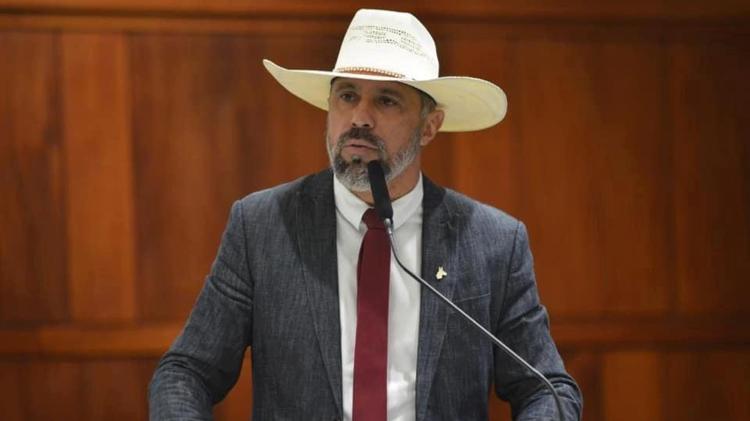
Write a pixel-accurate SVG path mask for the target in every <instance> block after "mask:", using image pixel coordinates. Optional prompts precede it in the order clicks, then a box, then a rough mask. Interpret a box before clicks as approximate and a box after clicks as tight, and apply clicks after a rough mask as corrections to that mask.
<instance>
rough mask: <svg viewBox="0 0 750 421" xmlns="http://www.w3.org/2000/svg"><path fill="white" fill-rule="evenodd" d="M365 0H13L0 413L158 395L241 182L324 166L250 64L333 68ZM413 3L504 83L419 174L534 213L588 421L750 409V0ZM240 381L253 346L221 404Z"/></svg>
mask: <svg viewBox="0 0 750 421" xmlns="http://www.w3.org/2000/svg"><path fill="white" fill-rule="evenodd" d="M584 3H587V4H584ZM388 4H391V3H384V5H388ZM357 5H358V3H356V2H355V3H352V4H350V5H347V7H341V5H340V4H334V2H332V1H328V0H324V1H321V2H313V3H310V2H306V3H304V4H302V2H297V1H296V0H289V1H283V2H265V1H261V2H246V1H238V2H224V1H218V2H210V3H206V2H192V1H188V2H174V1H172V0H157V1H155V2H143V1H138V0H137V1H135V2H121V1H119V0H117V1H111V0H108V1H106V2H97V4H96V7H94V6H93V2H90V1H89V0H65V1H64V2H56V3H55V4H52V2H47V3H45V2H44V1H43V0H32V1H31V2H27V3H25V4H24V5H21V4H20V3H19V2H15V3H14V2H13V1H8V0H0V63H2V65H0V406H1V407H3V417H4V418H3V419H11V420H15V419H23V420H35V419H50V418H54V419H83V420H86V419H112V420H117V419H143V418H145V416H146V411H147V408H146V399H145V394H146V385H147V384H148V381H149V379H150V376H151V374H152V372H153V369H154V367H155V364H156V359H157V358H158V356H159V355H161V354H162V353H163V352H164V350H165V349H166V348H167V347H168V346H169V344H170V343H171V341H172V340H173V339H174V337H175V336H176V335H177V333H178V332H179V331H180V329H181V326H182V323H183V321H184V319H185V316H186V314H187V312H188V311H189V309H190V306H191V305H192V303H193V301H194V299H195V295H196V293H197V290H198V289H199V288H200V285H201V284H202V282H203V277H204V276H205V274H206V272H207V271H208V269H209V267H210V264H211V261H212V259H213V258H214V255H215V252H216V246H217V245H218V241H219V238H220V235H221V231H222V229H223V228H224V224H225V222H226V217H227V212H228V209H229V206H230V205H231V202H232V201H233V200H235V199H237V198H240V197H242V196H243V195H245V194H246V193H248V192H250V191H254V190H258V189H261V188H265V187H268V186H271V185H275V184H278V183H280V182H283V181H287V180H290V179H292V178H295V177H298V176H300V175H303V174H306V173H309V172H312V171H315V170H317V169H319V168H323V167H325V166H326V165H327V158H326V155H325V150H324V145H323V136H324V131H325V127H324V118H325V117H324V116H325V114H324V113H323V112H321V111H318V110H315V109H313V108H311V107H310V106H308V105H307V104H305V103H303V102H302V101H300V100H298V99H296V98H294V97H293V96H291V95H289V94H288V93H286V92H285V91H284V90H283V88H281V87H279V86H278V85H277V84H276V83H275V82H274V81H273V80H272V79H271V78H270V76H268V75H267V74H266V72H265V70H264V69H263V68H262V65H261V63H260V59H261V58H263V57H268V58H272V59H274V60H275V61H277V62H278V63H279V64H281V65H285V66H288V67H300V68H321V69H326V68H330V67H331V66H332V64H333V62H334V60H335V55H336V50H337V48H338V43H339V38H340V36H341V34H342V33H343V31H344V29H345V27H346V25H347V23H348V20H349V17H350V14H351V11H353V10H354V8H356V7H357ZM402 5H403V3H399V7H402ZM381 6H382V5H381ZM24 7H28V8H26V9H24ZM92 7H93V8H92ZM404 7H406V6H404ZM408 7H410V8H413V10H420V11H423V12H424V13H420V14H419V15H420V17H422V18H423V19H424V21H425V22H426V24H427V26H428V27H429V28H430V29H431V30H432V31H433V33H434V34H435V36H436V38H437V41H438V48H439V52H440V54H441V59H442V60H441V62H442V70H443V74H471V75H475V76H478V77H483V78H486V79H490V80H493V81H496V82H498V83H499V84H500V85H501V86H503V88H504V89H505V90H506V92H507V93H508V96H509V99H510V110H509V114H508V117H507V119H506V121H505V122H504V123H503V124H502V125H500V126H498V127H495V128H493V129H491V130H488V131H483V132H477V133H468V134H451V135H447V134H444V135H440V138H439V139H437V140H436V141H435V142H434V143H433V144H431V145H430V146H429V147H428V148H427V150H426V151H425V167H426V172H427V174H428V175H430V176H431V177H432V178H433V179H435V180H436V181H438V182H440V183H442V184H445V185H447V186H451V187H455V188H457V189H459V190H461V191H462V192H465V193H468V194H470V195H472V196H474V197H476V198H478V199H480V200H482V201H485V202H488V203H490V204H493V205H496V206H499V207H501V208H503V209H506V210H508V211H509V212H510V213H512V214H514V215H515V216H518V217H520V218H521V219H523V220H524V221H525V222H527V225H528V228H529V231H530V234H531V241H532V247H533V250H534V253H535V257H536V263H537V272H538V275H539V283H540V288H541V293H542V297H543V299H544V301H545V303H546V304H547V305H548V307H549V309H550V312H551V316H552V331H553V335H554V336H555V338H556V340H557V343H558V345H559V348H560V349H561V350H562V353H563V355H564V357H565V360H566V363H567V366H568V368H569V370H570V372H571V373H572V374H573V376H574V377H575V378H576V379H577V380H578V382H579V384H580V386H581V388H582V390H583V392H584V396H585V401H586V403H585V408H584V411H585V412H584V419H588V420H617V419H624V418H627V419H654V420H657V421H659V420H672V419H686V420H698V419H727V420H737V421H739V420H744V419H747V418H750V409H749V408H748V404H747V402H746V399H745V396H746V395H748V394H750V390H748V387H750V382H748V381H747V378H748V374H750V373H748V371H749V370H750V368H749V367H750V362H749V356H750V348H749V345H750V328H749V327H748V325H747V323H746V319H747V314H748V312H747V310H746V308H745V306H743V304H742V298H741V297H744V296H747V295H748V294H747V293H748V292H750V291H748V290H747V288H748V287H747V285H746V284H747V283H746V280H745V278H747V273H750V267H748V264H750V263H748V262H750V259H748V257H750V240H749V238H750V218H748V215H750V177H749V175H750V174H748V172H749V169H750V155H749V154H750V151H749V149H748V146H747V142H746V140H747V139H748V138H750V136H749V135H750V131H749V128H748V123H747V121H746V119H745V116H744V114H745V110H746V109H748V105H750V104H748V100H747V98H748V97H750V96H749V95H748V94H750V92H748V90H749V89H748V81H747V78H746V76H745V75H746V74H748V72H750V63H749V62H748V60H749V59H748V58H749V57H750V54H748V52H750V51H748V48H749V46H750V32H749V31H748V29H747V28H750V26H748V25H747V21H748V19H750V17H748V14H747V10H748V6H747V5H746V4H745V3H744V2H743V3H739V2H733V1H719V2H711V3H710V4H709V3H707V2H688V3H684V2H682V3H681V6H680V7H675V5H674V4H672V3H671V2H656V3H654V2H645V1H637V2H635V3H632V2H630V3H627V2H603V3H597V4H591V3H590V2H582V1H574V2H572V3H571V2H565V3H563V2H559V1H552V0H545V1H542V2H533V3H529V2H518V1H510V2H489V1H482V0H480V1H469V2H463V3H456V2H448V1H444V0H437V1H435V2H423V1H415V2H412V3H409V4H408ZM10 9H13V11H12V13H9V12H8V10H10ZM251 400H252V384H251V372H250V362H249V359H248V360H247V361H246V362H245V367H244V369H243V371H242V374H241V377H240V380H239V382H238V384H237V386H236V387H235V388H234V389H233V390H232V392H231V393H230V395H229V396H228V397H227V399H226V400H225V402H223V403H222V404H221V405H220V406H219V407H217V408H216V411H215V412H216V417H217V419H225V420H228V419H243V418H244V419H247V417H249V414H250V408H251ZM490 411H491V413H492V419H494V420H504V419H509V411H508V407H507V405H505V404H503V403H498V402H493V403H492V405H491V408H490Z"/></svg>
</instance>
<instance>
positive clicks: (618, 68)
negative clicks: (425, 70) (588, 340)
mask: <svg viewBox="0 0 750 421" xmlns="http://www.w3.org/2000/svg"><path fill="white" fill-rule="evenodd" d="M625 35H628V34H627V33H626V34H625ZM517 51H518V56H517V58H516V59H515V60H514V61H516V62H517V63H518V64H517V67H516V69H515V71H516V72H517V74H518V81H517V82H516V84H515V85H511V86H510V87H509V88H508V89H509V95H510V96H511V97H512V98H514V99H515V100H514V104H515V109H516V112H515V114H514V117H515V119H514V121H513V122H512V123H510V124H511V125H512V126H514V128H515V127H517V132H516V133H517V135H518V136H520V137H521V139H522V140H521V141H519V146H518V147H517V154H515V155H514V158H515V159H516V160H517V161H519V164H518V166H517V169H518V172H517V173H515V174H514V176H513V182H514V183H517V184H518V185H519V187H518V189H519V191H520V192H522V193H521V194H522V197H520V198H519V204H518V205H517V206H516V207H517V209H518V212H519V216H520V217H522V218H523V219H525V220H526V221H527V223H528V226H529V231H530V235H531V244H532V247H533V250H534V254H535V257H536V261H537V268H538V270H537V275H538V277H539V279H540V289H541V291H542V295H543V297H545V301H546V302H547V305H548V306H549V308H550V311H551V312H552V313H553V314H557V315H563V316H583V315H588V316H593V315H600V316H601V315H617V314H634V315H635V314H640V315H649V314H651V315H653V314H658V313H660V312H664V311H665V310H666V309H667V307H668V305H669V291H670V290H671V289H672V284H671V280H672V278H671V277H670V272H671V270H672V268H671V263H670V262H671V260H672V259H671V256H670V248H671V246H672V244H671V236H670V232H669V230H668V229H665V227H669V220H670V214H669V209H670V202H669V196H668V194H667V193H668V188H669V184H668V182H669V178H668V176H669V173H668V172H666V171H664V168H665V164H668V163H669V161H668V152H669V147H668V146H669V145H668V144H665V142H662V141H660V139H663V138H664V135H665V128H664V126H663V115H664V113H665V109H664V107H663V102H664V101H663V93H662V85H663V83H664V59H663V49H662V47H660V45H659V43H658V42H654V40H646V41H645V42H642V41H639V40H637V39H628V38H624V39H618V33H617V32H613V33H611V32H608V33H607V34H605V33H599V34H597V37H596V41H589V40H585V39H578V38H575V37H571V38H555V39H545V38H544V37H540V39H529V40H523V41H519V45H518V46H517ZM548 69H554V71H553V72H550V71H549V70H548ZM634 92H637V93H638V95H634V94H633V93H634ZM646 227H647V228H646Z"/></svg>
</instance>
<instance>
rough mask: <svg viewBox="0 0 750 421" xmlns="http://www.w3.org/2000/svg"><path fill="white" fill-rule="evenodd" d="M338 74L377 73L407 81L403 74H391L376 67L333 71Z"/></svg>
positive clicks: (345, 68) (347, 68)
mask: <svg viewBox="0 0 750 421" xmlns="http://www.w3.org/2000/svg"><path fill="white" fill-rule="evenodd" d="M333 71H334V72H336V73H375V74H380V75H383V76H388V77H393V78H396V79H406V76H404V75H402V74H401V73H396V72H391V71H388V70H383V69H377V68H375V67H359V66H355V67H337V68H335V69H333Z"/></svg>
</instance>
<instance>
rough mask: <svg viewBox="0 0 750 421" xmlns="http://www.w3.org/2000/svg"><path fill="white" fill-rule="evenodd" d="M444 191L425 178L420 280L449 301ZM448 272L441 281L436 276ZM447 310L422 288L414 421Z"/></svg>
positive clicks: (451, 249) (452, 233)
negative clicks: (423, 280) (439, 271)
mask: <svg viewBox="0 0 750 421" xmlns="http://www.w3.org/2000/svg"><path fill="white" fill-rule="evenodd" d="M444 197H445V189H443V188H440V187H438V186H436V185H435V184H433V183H432V182H431V181H430V180H429V179H427V178H426V177H425V179H424V199H423V204H422V208H423V218H422V278H423V279H425V280H426V281H427V282H429V283H430V284H431V285H433V286H435V287H436V288H437V289H438V290H439V291H440V292H441V293H443V294H444V295H445V296H447V297H448V298H453V291H454V289H455V286H456V282H457V280H458V279H457V278H458V276H457V275H458V273H457V272H456V268H457V265H456V264H455V263H456V262H455V259H456V241H457V236H456V228H455V224H454V222H453V212H452V211H451V209H450V208H449V206H448V205H447V204H446V203H445V202H444V200H443V199H444ZM441 267H442V269H443V270H444V271H445V272H446V273H447V275H445V276H444V277H442V279H441V280H438V279H437V277H436V274H437V272H438V270H439V269H440V268H441ZM449 313H450V309H449V308H448V306H447V305H446V304H445V303H443V302H441V301H440V299H439V298H437V297H436V296H435V295H434V294H433V293H432V292H430V291H429V290H427V289H426V288H422V292H421V306H420V315H419V345H418V351H417V391H416V392H417V402H416V409H417V414H416V415H417V420H424V419H425V417H426V415H427V402H428V400H429V396H430V389H431V386H432V380H433V378H434V377H435V370H436V368H437V363H438V360H439V357H440V350H441V348H442V345H443V339H444V337H445V332H446V328H447V322H448V315H449Z"/></svg>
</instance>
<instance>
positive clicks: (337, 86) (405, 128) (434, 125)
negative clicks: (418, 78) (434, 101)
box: [326, 78, 442, 192]
mask: <svg viewBox="0 0 750 421" xmlns="http://www.w3.org/2000/svg"><path fill="white" fill-rule="evenodd" d="M421 109H422V100H421V98H420V95H419V93H418V92H417V91H416V89H414V88H412V87H410V86H407V85H404V84H401V83H396V82H384V81H371V80H359V79H346V78H338V79H336V80H335V81H334V82H333V84H332V85H331V94H330V97H329V99H328V120H327V133H326V141H327V148H328V155H329V158H330V160H331V166H332V167H333V169H334V171H335V173H336V176H337V178H338V179H339V181H341V183H342V184H344V185H345V186H346V187H347V188H349V189H350V190H352V191H355V192H364V191H368V190H369V189H370V184H369V181H368V179H367V163H368V162H370V161H371V160H375V159H377V160H380V161H381V163H382V164H383V169H384V170H385V174H386V180H387V181H388V183H389V184H391V183H392V182H393V181H394V180H399V179H403V181H407V182H408V181H410V179H412V178H413V181H414V183H416V180H417V178H418V177H419V168H420V160H419V156H420V151H421V147H422V146H425V145H426V144H428V143H429V142H430V141H431V140H432V139H433V138H434V136H435V134H436V133H437V130H438V129H439V127H440V124H441V123H442V111H433V112H432V113H430V114H429V115H427V116H424V117H423V116H422V115H421ZM438 114H439V118H437V117H436V115H438ZM438 120H439V121H438Z"/></svg>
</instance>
